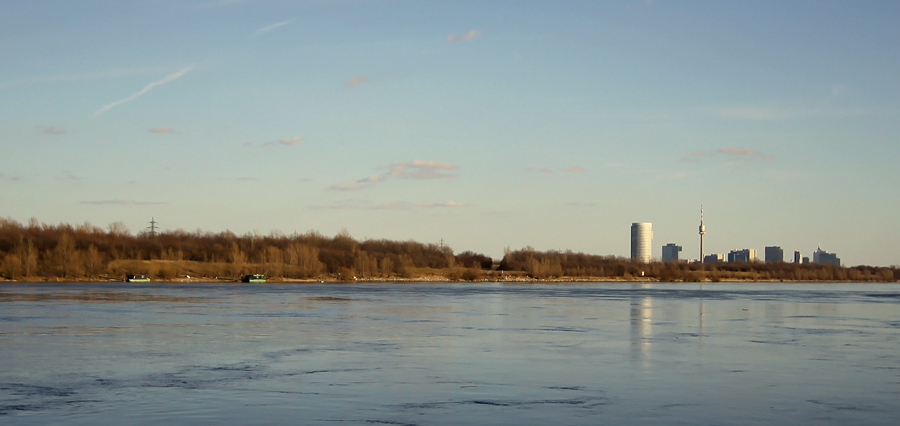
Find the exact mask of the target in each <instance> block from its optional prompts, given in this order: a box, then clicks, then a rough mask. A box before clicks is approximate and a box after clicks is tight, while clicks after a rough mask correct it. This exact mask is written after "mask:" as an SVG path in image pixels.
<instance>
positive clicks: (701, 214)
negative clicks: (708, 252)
mask: <svg viewBox="0 0 900 426" xmlns="http://www.w3.org/2000/svg"><path fill="white" fill-rule="evenodd" d="M704 235H706V225H704V224H703V206H700V263H703V236H704Z"/></svg>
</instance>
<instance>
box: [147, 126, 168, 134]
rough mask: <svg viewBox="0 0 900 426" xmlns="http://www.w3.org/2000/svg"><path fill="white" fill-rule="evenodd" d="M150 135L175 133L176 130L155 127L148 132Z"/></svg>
mask: <svg viewBox="0 0 900 426" xmlns="http://www.w3.org/2000/svg"><path fill="white" fill-rule="evenodd" d="M147 131H148V132H150V133H175V130H174V129H172V128H171V127H154V128H152V129H148V130H147Z"/></svg>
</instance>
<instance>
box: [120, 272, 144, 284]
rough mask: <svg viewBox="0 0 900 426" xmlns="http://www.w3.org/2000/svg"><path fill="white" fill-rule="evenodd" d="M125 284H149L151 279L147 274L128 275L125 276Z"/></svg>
mask: <svg viewBox="0 0 900 426" xmlns="http://www.w3.org/2000/svg"><path fill="white" fill-rule="evenodd" d="M125 282H127V283H149V282H150V277H148V276H147V274H128V275H125Z"/></svg>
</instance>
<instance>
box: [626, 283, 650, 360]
mask: <svg viewBox="0 0 900 426" xmlns="http://www.w3.org/2000/svg"><path fill="white" fill-rule="evenodd" d="M649 287H650V284H649V283H639V284H634V285H632V287H631V288H632V290H643V289H647V288H649ZM630 319H631V359H632V361H637V362H639V363H641V365H643V366H646V367H649V366H650V356H651V350H652V349H653V348H652V346H653V297H651V296H648V295H635V296H632V297H631V309H630Z"/></svg>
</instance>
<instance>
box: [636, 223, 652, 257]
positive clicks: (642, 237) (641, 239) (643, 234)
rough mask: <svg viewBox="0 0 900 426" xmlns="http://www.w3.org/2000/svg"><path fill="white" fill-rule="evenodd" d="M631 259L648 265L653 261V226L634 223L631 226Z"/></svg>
mask: <svg viewBox="0 0 900 426" xmlns="http://www.w3.org/2000/svg"><path fill="white" fill-rule="evenodd" d="M631 259H633V260H637V261H640V262H644V263H650V261H651V260H652V259H653V224H652V223H650V222H635V223H632V224H631Z"/></svg>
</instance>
